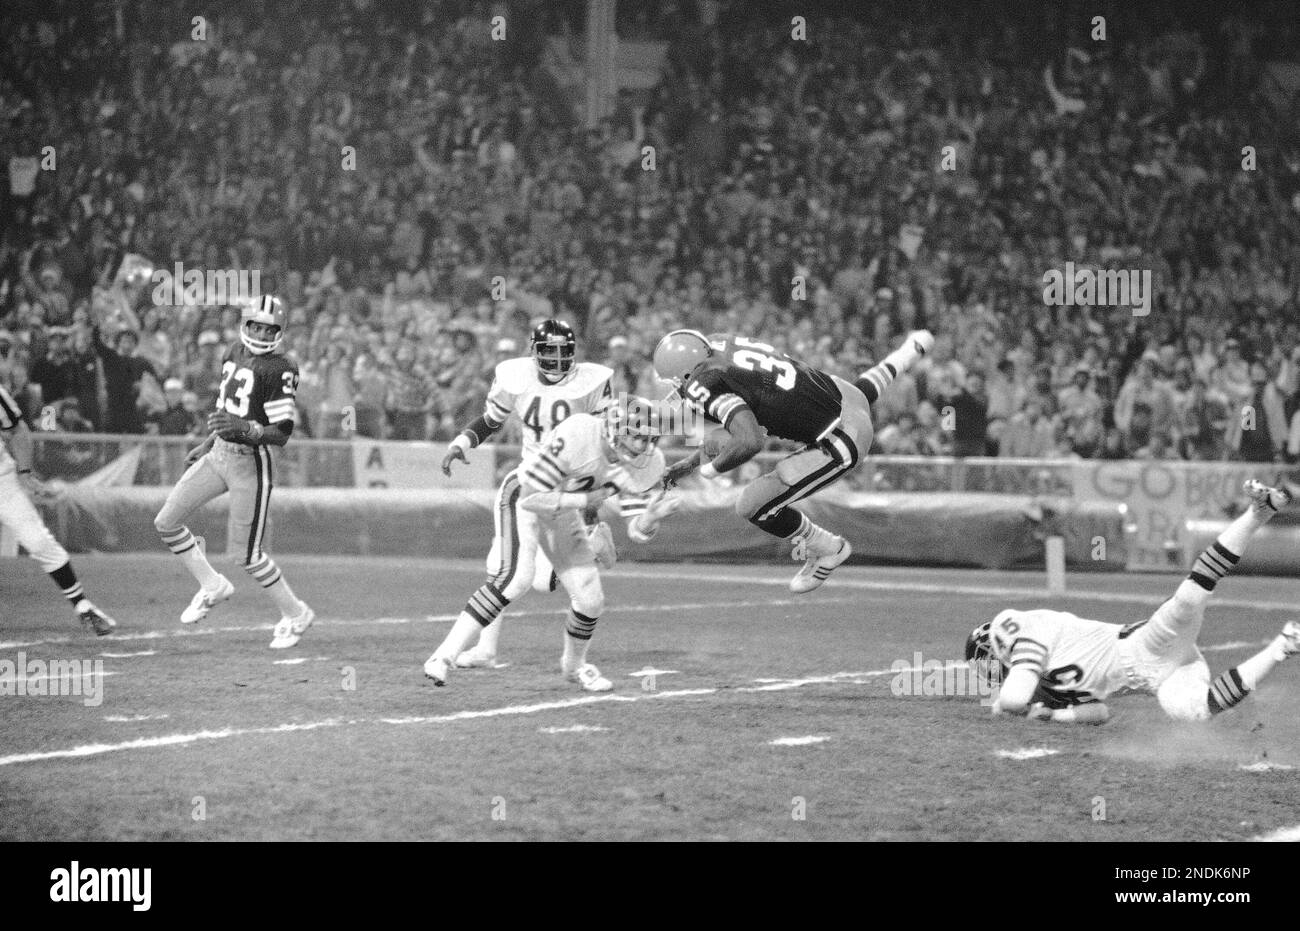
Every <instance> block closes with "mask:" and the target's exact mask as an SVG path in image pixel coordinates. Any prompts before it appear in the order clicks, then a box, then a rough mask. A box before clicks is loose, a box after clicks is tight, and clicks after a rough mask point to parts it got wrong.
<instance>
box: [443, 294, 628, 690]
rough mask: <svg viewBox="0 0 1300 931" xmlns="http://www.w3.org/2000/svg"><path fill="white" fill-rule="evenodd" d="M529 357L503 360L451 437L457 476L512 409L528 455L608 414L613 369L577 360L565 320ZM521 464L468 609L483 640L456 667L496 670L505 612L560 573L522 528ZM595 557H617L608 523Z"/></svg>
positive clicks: (498, 503)
mask: <svg viewBox="0 0 1300 931" xmlns="http://www.w3.org/2000/svg"><path fill="white" fill-rule="evenodd" d="M530 344H531V350H532V353H531V355H528V356H521V357H519V358H517V359H506V360H505V361H504V362H501V363H499V364H498V365H497V367H496V371H495V373H494V377H493V380H492V387H491V389H490V390H489V391H488V396H487V404H486V406H485V409H484V411H483V414H482V415H481V416H480V417H478V418H476V419H475V420H473V421H472V422H471V423H470V424H468V425H467V426H466V427H465V429H463V430H462V431H461V432H460V433H459V434H458V435H457V436H456V438H455V439H454V440H452V442H451V446H450V448H449V449H448V450H447V455H446V456H445V457H444V458H443V460H442V471H443V474H445V475H451V464H452V463H453V462H455V461H456V460H459V461H461V462H466V461H468V460H467V459H466V457H465V454H466V453H467V452H468V451H469V450H471V449H473V448H475V447H476V446H478V445H480V444H481V443H484V442H486V441H487V440H488V438H489V437H491V436H492V434H494V433H496V432H497V431H498V430H500V429H501V428H502V427H503V426H505V424H506V421H508V420H509V419H510V416H511V414H514V415H515V416H517V417H518V418H519V420H520V422H521V423H522V424H523V450H522V452H523V456H524V457H525V458H527V457H528V456H530V455H535V454H536V453H538V452H539V451H540V450H542V449H544V448H545V444H544V439H545V438H546V437H547V435H548V434H549V433H550V432H551V431H552V430H554V429H555V428H556V427H557V426H559V425H560V424H561V423H563V422H564V421H565V420H566V419H567V418H568V417H570V416H572V415H573V414H603V413H604V411H605V410H606V408H607V407H608V406H609V405H610V403H611V394H610V384H609V379H610V376H611V375H613V374H614V373H613V371H612V370H611V369H609V368H607V367H606V366H603V365H597V364H596V363H594V362H578V361H577V345H578V341H577V338H576V337H575V336H574V333H573V329H572V327H570V326H569V325H568V324H567V323H565V322H564V321H562V320H543V321H542V322H541V323H539V324H538V325H537V326H536V328H534V330H533V333H532V337H531V340H530ZM519 476H520V473H519V470H518V469H514V470H512V471H511V472H509V473H508V474H507V475H506V476H505V478H504V479H502V481H501V485H500V487H499V488H498V489H497V493H496V498H495V500H494V502H493V508H492V513H493V517H494V521H495V525H496V527H495V530H496V532H495V535H494V537H493V541H492V549H491V551H490V552H489V553H488V560H487V572H488V579H487V581H486V582H485V583H484V584H483V585H482V586H480V588H479V589H478V591H476V592H475V593H474V594H473V596H471V597H470V599H469V603H468V604H467V605H466V606H465V610H466V611H468V612H470V613H471V614H472V615H473V616H474V617H475V618H477V619H478V621H479V623H480V624H481V625H483V626H482V629H481V631H480V632H479V634H478V644H477V645H476V646H474V647H473V648H471V649H467V650H465V651H464V652H462V653H461V654H460V655H459V656H457V657H455V664H456V666H457V667H459V668H462V669H467V668H470V667H487V668H493V667H495V666H496V664H497V650H498V648H499V646H500V641H501V623H502V620H501V612H502V611H503V610H504V609H505V607H506V605H508V604H510V603H511V602H513V601H515V600H517V599H518V598H520V597H521V596H522V595H523V594H524V593H526V592H527V591H528V588H529V586H532V587H533V588H535V589H537V590H538V591H541V592H548V591H552V590H553V589H554V587H555V584H556V578H555V576H554V574H553V569H552V566H551V563H550V560H549V559H548V558H547V555H546V553H545V552H544V551H539V550H538V539H537V537H536V536H525V535H521V534H520V532H519V528H520V525H519V513H518V510H517V506H518V502H519V494H520V477H519ZM647 501H648V496H646V495H638V496H629V497H625V498H622V499H620V502H619V505H620V508H621V510H622V513H623V516H624V517H627V518H631V517H634V516H636V515H637V514H640V513H642V512H643V511H644V510H645V508H646V504H647ZM589 533H590V535H591V537H592V544H593V546H594V547H595V548H596V554H597V557H598V558H599V559H600V560H601V561H604V562H611V561H612V559H613V558H614V553H613V540H612V537H610V535H609V528H608V526H607V525H604V524H601V523H596V524H594V526H593V527H592V528H591V530H590V531H589Z"/></svg>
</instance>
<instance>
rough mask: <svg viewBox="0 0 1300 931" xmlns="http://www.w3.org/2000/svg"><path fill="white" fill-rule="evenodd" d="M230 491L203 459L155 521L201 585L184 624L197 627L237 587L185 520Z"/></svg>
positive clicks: (165, 540)
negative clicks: (215, 565)
mask: <svg viewBox="0 0 1300 931" xmlns="http://www.w3.org/2000/svg"><path fill="white" fill-rule="evenodd" d="M225 490H226V480H225V479H224V478H222V477H221V476H220V475H219V474H217V471H216V470H215V469H214V468H213V467H212V465H211V463H210V462H208V459H207V457H206V456H205V457H203V458H202V459H200V460H199V461H198V462H196V463H194V464H193V465H192V466H190V467H189V468H188V469H186V470H185V474H184V475H182V476H181V478H180V481H178V482H177V483H176V485H175V487H174V488H172V490H171V492H170V493H169V494H168V495H167V501H166V502H165V503H164V504H163V506H162V509H161V510H160V511H159V512H158V514H157V516H156V517H154V519H153V526H154V529H155V530H156V531H158V535H159V536H160V537H161V538H162V541H163V543H165V544H166V545H167V548H168V549H169V550H171V551H172V552H173V553H175V554H176V555H177V556H179V557H180V558H181V562H182V563H183V564H184V565H185V568H186V569H187V570H188V571H189V573H190V575H192V576H194V580H195V581H196V582H198V583H199V590H198V592H196V593H195V595H194V597H193V598H192V599H191V600H190V603H189V605H188V606H186V608H185V610H184V611H182V612H181V623H182V624H197V623H198V622H199V621H201V620H203V619H204V618H205V617H207V616H208V612H209V611H211V610H212V609H213V608H214V607H216V606H217V605H219V604H220V603H221V602H223V601H225V600H226V599H227V598H229V597H230V596H231V595H232V594H233V593H234V591H235V586H234V585H232V584H231V582H230V580H229V579H228V578H226V577H225V576H224V575H222V574H221V573H219V572H217V570H215V569H213V568H212V564H211V563H209V562H208V557H207V552H206V547H205V546H204V542H203V538H202V537H196V536H195V535H194V534H193V533H191V532H190V528H189V527H187V526H185V518H186V517H188V516H189V515H190V514H191V513H193V512H194V511H195V509H197V508H199V507H202V506H203V505H204V504H206V503H207V502H209V501H211V500H212V499H213V498H215V497H217V496H218V495H220V494H222V493H223V492H224V491H225Z"/></svg>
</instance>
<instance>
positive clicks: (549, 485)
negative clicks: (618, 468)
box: [519, 437, 615, 514]
mask: <svg viewBox="0 0 1300 931" xmlns="http://www.w3.org/2000/svg"><path fill="white" fill-rule="evenodd" d="M563 448H564V447H563V442H562V441H561V440H560V439H559V438H558V437H557V438H556V440H555V441H553V442H552V443H551V445H550V446H548V447H546V448H544V449H540V450H537V451H536V452H535V453H532V454H531V455H529V456H527V457H526V458H525V459H524V461H523V463H522V464H521V465H520V467H519V484H520V495H519V506H520V507H521V508H523V509H524V510H525V511H532V512H533V513H535V514H558V513H559V512H560V511H563V510H568V509H570V508H572V509H575V510H582V509H583V508H585V507H590V506H591V505H595V504H600V502H602V501H604V500H605V499H606V498H608V497H609V496H610V495H612V494H614V491H615V489H613V488H611V487H610V486H609V485H602V486H601V487H600V488H597V489H595V490H593V491H563V490H562V488H563V487H564V481H565V479H566V478H568V475H569V471H570V470H569V467H568V464H567V463H565V462H564V460H563V459H562V458H561V454H562V451H563Z"/></svg>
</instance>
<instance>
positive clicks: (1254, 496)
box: [1241, 478, 1291, 514]
mask: <svg viewBox="0 0 1300 931" xmlns="http://www.w3.org/2000/svg"><path fill="white" fill-rule="evenodd" d="M1241 490H1242V491H1244V492H1245V493H1246V494H1247V495H1248V496H1249V497H1250V501H1251V504H1252V505H1254V507H1255V509H1256V510H1257V511H1265V512H1269V513H1273V514H1276V513H1277V512H1278V511H1280V510H1282V508H1284V507H1286V506H1287V505H1288V504H1290V503H1291V495H1290V494H1288V493H1287V492H1285V491H1283V490H1282V489H1280V488H1270V487H1269V486H1268V485H1265V484H1264V483H1263V482H1258V481H1256V480H1255V479H1253V478H1248V479H1246V481H1245V483H1244V484H1243V485H1242V486H1241Z"/></svg>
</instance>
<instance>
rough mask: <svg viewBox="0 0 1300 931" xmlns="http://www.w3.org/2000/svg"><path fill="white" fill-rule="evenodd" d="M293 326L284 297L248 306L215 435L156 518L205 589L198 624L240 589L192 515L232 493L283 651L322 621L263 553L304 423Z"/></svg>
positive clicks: (246, 554)
mask: <svg viewBox="0 0 1300 931" xmlns="http://www.w3.org/2000/svg"><path fill="white" fill-rule="evenodd" d="M284 327H285V312H284V306H283V304H281V303H280V301H279V299H278V298H275V297H271V296H270V295H263V296H262V297H259V298H255V299H254V300H253V301H252V302H250V303H249V304H247V305H246V306H245V307H244V308H243V310H242V311H241V313H240V321H239V342H238V343H235V344H232V345H231V347H230V348H229V349H227V350H226V354H225V357H224V359H223V360H222V363H221V384H220V386H219V387H218V389H217V408H216V410H215V411H214V412H213V413H211V414H209V415H208V429H209V430H210V431H212V432H211V433H210V434H209V436H208V438H207V439H206V440H204V441H203V442H202V443H201V444H199V445H198V446H196V447H195V448H194V449H192V450H190V453H189V455H188V456H186V457H185V461H186V463H187V464H188V466H189V468H188V469H186V471H185V474H184V475H182V476H181V478H180V481H178V482H177V483H176V487H175V488H173V489H172V490H171V494H169V495H168V496H167V501H166V503H164V504H163V506H162V510H160V511H159V512H158V516H157V517H155V518H154V522H153V523H154V527H155V528H156V529H157V531H158V533H159V534H160V535H161V536H162V539H163V542H164V543H166V544H167V546H168V548H169V549H170V550H171V551H172V552H173V553H175V554H176V555H177V556H179V557H180V558H181V561H182V562H184V564H185V568H186V569H188V570H189V571H190V573H191V574H192V575H193V576H194V578H195V580H197V581H198V583H199V590H198V592H197V593H196V594H195V595H194V598H193V600H191V601H190V603H189V606H188V607H187V608H186V609H185V610H184V611H182V612H181V623H182V624H196V623H198V622H199V621H201V620H203V619H204V618H205V617H207V616H208V612H209V611H211V610H212V609H213V607H215V606H216V605H218V604H220V603H221V602H223V601H225V600H226V599H227V598H229V597H230V596H231V594H232V593H233V592H234V590H235V586H234V585H233V584H231V582H230V580H229V579H227V578H226V577H225V576H224V575H221V574H220V573H219V572H217V571H216V570H215V569H213V568H212V566H211V565H210V564H209V563H208V560H207V556H206V555H205V552H204V549H205V548H204V545H203V538H202V537H196V536H194V534H192V533H191V532H190V528H189V527H187V526H185V519H186V518H187V517H188V516H189V515H190V514H192V513H193V512H194V511H195V510H197V509H198V508H200V507H202V506H203V505H204V504H206V503H208V502H209V501H211V500H212V499H213V498H215V497H217V496H218V495H220V494H222V493H223V492H227V491H228V492H230V510H231V513H232V515H233V527H234V531H233V532H234V534H235V538H234V541H233V542H234V544H235V545H237V546H238V547H239V548H240V550H241V551H242V554H243V559H244V571H245V572H247V573H248V574H249V575H251V576H252V577H253V578H254V579H256V580H257V582H258V583H259V584H260V585H261V586H262V587H263V588H264V589H266V591H267V592H268V593H269V594H270V595H271V597H272V598H273V599H274V601H275V604H276V606H277V607H278V608H279V609H280V620H279V622H278V623H277V624H276V625H275V634H274V636H273V638H272V640H271V648H272V649H275V650H283V649H286V648H287V647H291V646H293V645H295V644H296V643H297V642H298V641H299V640H300V639H301V638H302V635H303V632H304V631H306V630H307V628H308V627H310V626H311V623H312V621H313V620H315V618H316V614H315V612H313V611H312V609H311V608H309V607H308V606H307V605H306V603H305V602H303V601H302V600H301V599H299V598H298V596H297V595H295V594H294V593H293V589H291V588H290V587H289V583H288V582H287V581H286V580H285V578H284V575H283V574H282V573H281V571H280V568H279V567H278V566H277V565H276V564H275V562H274V561H272V559H271V557H270V556H269V555H267V553H266V552H265V551H264V550H263V549H262V540H263V538H264V537H265V536H266V522H267V519H268V518H269V516H270V507H271V488H272V485H273V483H274V469H273V460H272V457H271V450H270V447H272V446H283V445H284V444H285V443H287V442H289V436H290V434H292V433H293V425H294V423H295V422H296V420H297V414H296V410H295V407H294V403H295V402H294V394H295V392H296V391H297V390H298V366H297V364H295V363H294V362H293V360H292V359H290V358H288V357H287V356H286V355H285V354H284V352H283V350H282V346H283V343H284Z"/></svg>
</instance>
